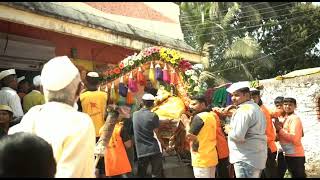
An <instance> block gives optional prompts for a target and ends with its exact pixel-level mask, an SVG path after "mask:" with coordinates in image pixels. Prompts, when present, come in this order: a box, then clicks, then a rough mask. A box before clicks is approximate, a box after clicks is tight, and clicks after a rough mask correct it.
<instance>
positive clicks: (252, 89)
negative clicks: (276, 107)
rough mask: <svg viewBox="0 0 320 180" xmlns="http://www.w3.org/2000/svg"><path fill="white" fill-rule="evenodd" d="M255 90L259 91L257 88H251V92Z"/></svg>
mask: <svg viewBox="0 0 320 180" xmlns="http://www.w3.org/2000/svg"><path fill="white" fill-rule="evenodd" d="M253 91H259V90H258V89H257V88H253V87H252V88H250V92H253Z"/></svg>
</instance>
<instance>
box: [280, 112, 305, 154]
mask: <svg viewBox="0 0 320 180" xmlns="http://www.w3.org/2000/svg"><path fill="white" fill-rule="evenodd" d="M278 135H279V141H280V144H281V147H282V149H283V151H284V153H285V156H292V157H303V156H304V149H303V146H302V143H301V138H302V136H303V126H302V123H301V120H300V118H299V117H298V116H297V115H296V114H291V115H289V116H288V117H287V118H286V119H285V120H284V123H283V128H282V129H281V130H280V131H279V134H278Z"/></svg>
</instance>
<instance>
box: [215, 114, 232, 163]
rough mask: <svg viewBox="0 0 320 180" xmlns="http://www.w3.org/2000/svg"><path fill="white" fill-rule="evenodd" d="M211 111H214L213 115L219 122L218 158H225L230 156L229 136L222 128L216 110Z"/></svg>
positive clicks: (217, 132)
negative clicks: (227, 136)
mask: <svg viewBox="0 0 320 180" xmlns="http://www.w3.org/2000/svg"><path fill="white" fill-rule="evenodd" d="M211 113H213V115H214V117H215V119H216V123H217V128H216V129H217V131H216V134H217V153H218V159H224V158H227V157H229V147H228V141H227V138H226V136H225V135H224V132H223V130H222V127H221V123H220V118H219V116H218V115H217V114H216V113H214V112H211Z"/></svg>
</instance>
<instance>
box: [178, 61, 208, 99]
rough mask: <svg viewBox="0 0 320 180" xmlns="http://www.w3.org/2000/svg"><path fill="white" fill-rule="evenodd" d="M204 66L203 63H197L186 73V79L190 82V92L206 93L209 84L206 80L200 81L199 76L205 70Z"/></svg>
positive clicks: (192, 93) (191, 93)
mask: <svg viewBox="0 0 320 180" xmlns="http://www.w3.org/2000/svg"><path fill="white" fill-rule="evenodd" d="M203 70H204V68H203V66H202V64H195V65H193V66H192V68H191V69H188V70H186V71H185V73H184V76H183V77H184V80H185V81H186V82H187V84H188V94H189V95H196V94H204V92H205V91H206V90H207V89H208V85H207V83H206V82H204V81H199V76H200V74H201V72H203Z"/></svg>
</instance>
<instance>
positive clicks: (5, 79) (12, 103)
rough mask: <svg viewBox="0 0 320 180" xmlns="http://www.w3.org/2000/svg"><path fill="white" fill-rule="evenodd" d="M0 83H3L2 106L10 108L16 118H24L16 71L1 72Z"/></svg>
mask: <svg viewBox="0 0 320 180" xmlns="http://www.w3.org/2000/svg"><path fill="white" fill-rule="evenodd" d="M0 81H2V83H3V87H2V88H1V90H0V104H2V105H7V106H9V107H10V108H11V109H12V111H13V116H14V117H21V116H23V110H22V106H21V101H20V98H19V96H18V94H17V91H16V89H17V86H18V82H17V79H16V71H15V70H14V69H8V70H4V71H1V72H0Z"/></svg>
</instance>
